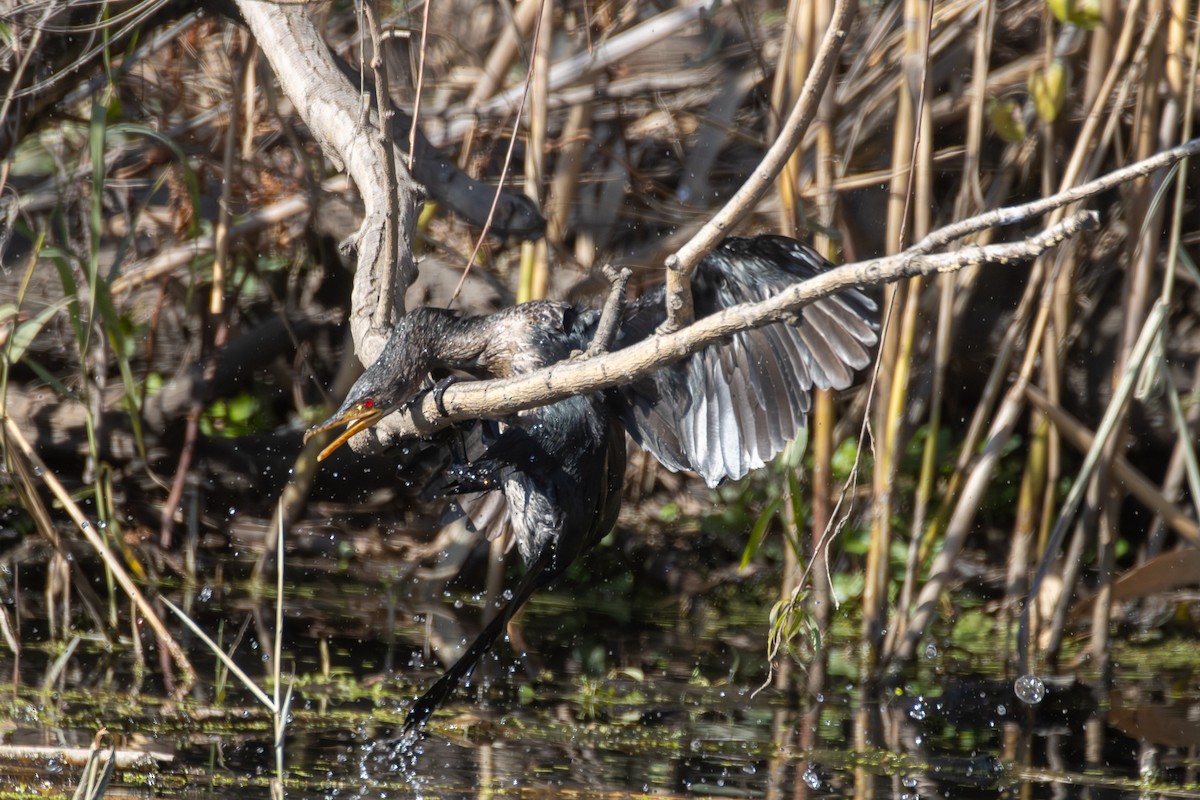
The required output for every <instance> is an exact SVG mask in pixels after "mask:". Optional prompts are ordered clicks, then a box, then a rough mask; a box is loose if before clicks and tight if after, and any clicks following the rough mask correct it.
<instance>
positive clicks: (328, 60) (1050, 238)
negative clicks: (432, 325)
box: [238, 0, 1200, 443]
mask: <svg viewBox="0 0 1200 800" xmlns="http://www.w3.org/2000/svg"><path fill="white" fill-rule="evenodd" d="M238 5H239V7H240V8H241V10H242V13H243V16H244V18H245V20H246V23H247V24H248V25H249V26H250V28H251V30H252V31H253V33H254V34H255V36H256V37H257V38H258V40H259V42H260V44H261V45H262V46H263V49H264V52H265V53H266V55H267V57H268V59H269V60H270V61H271V64H272V66H273V67H274V69H275V71H276V73H277V74H278V76H279V79H280V83H281V85H282V86H283V88H284V91H285V92H286V93H287V94H288V96H289V97H290V98H291V99H292V101H293V102H294V103H295V104H296V107H297V109H298V111H299V112H300V114H301V116H302V117H303V118H304V120H305V122H306V123H307V124H308V126H309V128H310V129H311V130H312V132H313V135H314V136H315V137H316V138H317V140H318V142H320V143H321V145H322V146H323V147H324V148H325V150H326V152H327V153H328V154H329V155H330V157H331V158H332V159H333V160H334V161H335V162H336V163H337V164H339V165H341V166H344V168H345V169H346V170H347V172H348V173H349V174H350V176H351V177H352V179H353V180H354V181H355V183H356V184H357V185H358V188H359V191H360V192H361V193H362V195H363V199H364V203H365V204H366V208H367V216H366V219H365V220H364V222H363V226H362V229H361V230H360V232H359V238H358V242H357V246H358V256H359V259H358V264H359V266H358V273H357V274H356V276H355V285H354V292H353V295H352V304H353V311H352V319H351V330H352V333H353V335H354V340H355V342H356V346H357V349H358V353H359V355H360V357H362V358H363V360H364V361H368V360H373V359H374V358H375V356H376V355H378V353H379V351H380V350H381V349H382V346H383V342H384V338H383V337H384V336H385V335H386V333H387V327H388V324H389V321H388V320H376V319H370V316H371V312H372V311H374V309H375V308H376V303H375V302H374V300H375V298H376V297H377V296H378V288H377V286H378V281H379V280H381V279H383V278H384V277H386V278H390V279H393V280H398V281H403V282H405V283H406V282H407V278H408V276H409V275H411V274H412V270H413V264H412V255H411V253H412V250H411V247H410V246H409V244H408V243H409V241H410V240H411V233H412V230H413V223H414V221H415V212H416V198H417V195H418V191H417V189H416V187H415V185H414V184H413V183H412V181H411V179H409V178H408V176H407V174H404V175H403V176H402V177H401V178H400V183H401V185H400V187H398V188H399V191H400V199H401V203H400V213H401V219H400V226H399V227H400V237H401V246H400V264H399V269H398V270H397V271H396V273H395V274H393V272H392V270H391V269H390V267H391V265H390V264H387V263H386V261H387V259H386V257H385V255H384V253H383V238H384V237H383V230H384V218H385V213H384V211H383V209H385V208H386V207H387V203H386V197H385V195H384V191H385V190H386V182H385V181H384V180H383V175H384V165H383V164H382V163H381V161H380V159H379V158H378V157H377V154H378V151H377V150H376V149H375V148H373V147H371V146H369V144H368V141H367V137H369V135H370V132H367V131H362V130H360V129H359V128H358V127H357V126H356V125H355V123H354V121H355V120H356V119H357V115H356V111H357V108H358V99H359V97H358V94H357V92H356V91H355V89H354V87H352V86H350V85H349V83H348V82H347V81H346V80H345V78H344V77H342V76H341V74H340V73H339V71H338V70H337V68H336V65H335V64H334V63H333V59H332V57H331V56H330V54H329V52H328V49H327V48H326V47H325V44H324V42H323V41H322V40H321V38H320V36H319V34H318V32H317V31H316V29H315V27H314V26H313V25H312V23H311V22H310V21H309V19H308V17H307V15H306V13H305V7H304V6H303V5H297V6H290V5H275V4H273V3H268V2H262V0H238ZM849 7H850V4H849V3H847V4H846V5H843V4H842V3H839V4H838V9H837V10H843V9H846V8H849ZM839 19H840V17H839V16H838V15H836V14H835V16H834V23H833V24H832V25H831V27H830V36H831V37H833V38H834V39H837V40H838V41H840V40H841V39H843V38H844V37H845V28H846V25H845V24H844V23H839V22H838V20H839ZM835 47H836V45H835ZM818 60H819V61H820V62H821V64H823V65H824V66H827V67H829V68H830V69H831V68H832V67H831V64H828V63H826V62H824V61H821V59H818ZM818 66H821V65H820V64H819V65H818ZM817 83H818V82H816V81H814V86H816V85H817ZM814 91H815V89H814ZM807 94H808V88H807V86H806V90H805V92H804V94H802V98H801V101H800V103H798V107H797V110H795V111H793V114H792V118H793V119H794V120H796V121H797V124H798V125H800V126H801V127H800V129H801V131H802V126H803V122H804V117H805V115H804V114H803V113H802V107H804V106H805V103H804V97H805V96H807ZM818 94H819V93H818ZM1197 153H1200V139H1197V140H1193V141H1191V142H1188V143H1187V144H1184V145H1181V146H1180V147H1176V148H1173V149H1171V150H1168V151H1164V152H1163V153H1160V154H1158V155H1156V156H1154V157H1152V158H1149V159H1146V160H1144V161H1141V162H1138V163H1136V164H1132V165H1130V166H1128V167H1126V168H1124V169H1122V170H1118V171H1117V172H1114V173H1111V174H1109V175H1107V176H1104V177H1102V178H1099V179H1097V180H1094V181H1091V182H1089V183H1087V184H1084V185H1082V186H1078V187H1075V188H1073V189H1070V190H1068V191H1066V192H1061V193H1059V194H1056V195H1053V196H1051V197H1048V198H1044V199H1042V200H1037V201H1034V202H1032V203H1027V204H1025V205H1023V206H1018V207H1014V208H1007V209H999V210H997V211H993V212H989V213H986V214H982V215H980V216H978V217H975V218H972V219H969V220H964V221H962V222H958V223H955V224H954V225H952V226H949V227H948V228H945V229H942V230H941V231H937V232H934V233H933V234H931V235H930V236H929V237H926V239H925V240H923V241H922V242H920V243H918V244H917V245H916V246H914V247H913V248H910V249H909V250H908V251H906V252H905V253H902V254H900V255H899V256H895V257H892V258H888V259H881V260H878V261H874V262H867V263H866V264H861V265H849V266H846V267H842V268H839V269H837V270H832V271H830V272H828V273H826V274H825V275H822V276H821V277H819V278H818V279H816V280H814V281H809V282H806V283H805V284H803V285H801V286H797V287H794V288H793V289H791V290H789V291H788V292H785V293H784V294H782V295H780V296H779V297H776V298H772V299H770V300H767V301H764V302H763V303H759V304H753V305H748V306H743V307H739V308H734V309H730V310H728V311H726V312H724V313H722V314H718V315H714V316H712V317H708V318H706V319H704V320H702V321H700V322H699V323H697V324H694V325H692V326H690V327H688V328H686V329H684V330H681V331H677V332H675V333H672V334H670V335H666V336H659V337H655V338H652V339H651V340H649V341H646V342H643V343H641V344H639V345H638V346H636V347H631V348H628V349H626V350H623V351H620V352H617V353H610V354H607V355H604V356H598V357H595V358H591V359H587V360H582V361H579V362H578V363H565V364H559V365H556V366H554V367H551V368H549V369H547V370H542V371H539V372H537V373H534V374H531V375H528V376H524V377H522V378H520V379H510V380H507V381H489V382H479V383H472V384H459V385H455V386H451V387H449V388H448V389H447V390H446V392H445V394H444V396H443V400H444V404H445V407H446V408H447V410H448V412H449V415H448V416H446V417H441V415H440V414H439V413H438V411H437V409H436V407H435V404H434V401H433V399H432V398H431V397H426V398H424V401H423V402H422V403H421V404H420V405H416V404H414V409H413V410H412V411H410V412H406V413H397V414H392V415H390V416H389V417H388V418H387V419H385V420H382V421H381V422H380V424H378V425H376V426H375V427H373V428H371V429H370V430H369V431H367V432H365V433H364V434H363V435H361V436H360V437H356V438H358V439H360V440H363V439H365V440H368V441H369V440H370V439H377V440H378V441H380V442H382V443H390V442H392V441H395V440H396V439H397V438H399V437H403V436H411V435H414V434H418V433H422V432H428V431H431V430H434V429H436V428H438V427H442V426H444V425H447V424H449V423H450V422H452V421H455V420H461V419H466V418H470V417H478V416H501V415H504V414H507V413H511V412H513V411H515V410H518V409H521V408H529V407H532V406H536V405H540V404H544V403H547V402H552V401H554V400H558V399H561V398H564V397H567V396H570V395H572V394H579V393H584V392H588V391H595V390H597V389H600V388H603V387H606V386H613V385H616V384H617V383H619V382H623V381H629V380H633V379H634V378H635V377H636V376H640V375H645V374H648V373H649V372H652V371H654V370H655V369H658V368H661V367H662V366H665V365H666V364H668V363H671V362H672V361H674V360H678V359H679V358H682V357H683V356H684V355H686V354H687V353H689V352H694V351H695V350H697V349H700V348H702V347H704V346H705V345H707V344H710V343H712V342H714V341H717V340H719V339H721V338H723V337H726V336H729V335H730V334H732V333H735V332H736V331H738V330H742V329H745V328H749V327H752V326H754V325H763V324H767V323H769V322H771V321H773V320H778V319H783V318H785V317H787V316H788V315H789V314H791V313H794V312H795V311H796V310H797V309H799V308H801V307H802V306H803V305H805V304H807V303H811V302H813V301H814V300H816V299H818V298H820V297H823V296H825V295H827V294H830V293H832V292H834V291H836V290H838V289H840V288H845V287H847V286H853V285H872V284H879V283H885V282H887V281H892V280H899V279H901V278H904V277H908V276H911V275H917V274H929V273H932V272H937V271H946V270H952V269H958V268H960V267H963V266H967V265H969V264H981V263H995V262H1011V261H1014V260H1018V259H1026V258H1031V257H1033V256H1034V255H1036V254H1037V253H1039V252H1043V251H1045V250H1046V249H1048V248H1050V247H1052V246H1054V245H1055V244H1057V243H1058V242H1059V241H1061V240H1062V238H1064V237H1066V236H1071V235H1074V234H1075V233H1078V232H1079V231H1081V230H1084V229H1086V228H1088V227H1090V226H1094V225H1095V224H1096V218H1095V216H1094V215H1090V216H1083V215H1076V216H1074V217H1071V218H1070V219H1068V220H1066V221H1064V222H1063V223H1061V224H1060V225H1057V226H1054V227H1053V228H1051V229H1049V230H1047V231H1044V232H1042V233H1041V234H1040V235H1039V236H1035V237H1033V238H1032V239H1029V240H1027V241H1025V242H1018V243H1014V244H1008V245H991V246H988V247H985V248H967V249H964V250H960V251H957V252H955V253H952V254H948V255H941V256H932V255H928V254H929V253H930V252H931V251H932V250H933V249H935V248H937V247H944V246H946V245H948V244H949V243H951V242H952V241H953V240H954V239H956V238H957V237H960V236H963V235H965V234H966V233H969V232H971V231H975V230H979V229H982V228H985V227H989V226H992V225H1002V224H1015V223H1019V222H1026V221H1028V220H1030V219H1032V218H1033V217H1035V216H1036V215H1038V214H1041V213H1044V212H1045V211H1047V210H1049V209H1051V208H1057V207H1061V206H1064V205H1067V204H1069V203H1074V202H1078V201H1079V200H1082V199H1085V198H1087V197H1090V196H1093V195H1095V194H1098V193H1100V192H1103V191H1107V190H1108V189H1111V188H1112V187H1114V186H1116V185H1118V184H1120V183H1122V182H1125V181H1128V180H1131V179H1132V178H1134V177H1137V176H1140V175H1146V174H1148V173H1150V172H1152V171H1155V170H1158V169H1162V168H1164V167H1168V166H1170V165H1171V164H1173V163H1175V162H1177V161H1179V160H1180V159H1182V158H1186V157H1188V156H1192V155H1196V154H1197ZM761 172H762V170H761V168H760V170H758V171H756V174H757V175H758V182H760V183H761V177H762V176H761V174H758V173H761ZM720 219H723V218H719V219H718V221H717V223H716V224H715V226H714V228H713V230H715V231H717V232H718V233H719V232H721V231H722V230H725V228H723V227H722V225H723V224H728V223H727V222H726V223H721V222H720ZM697 258H698V256H697ZM681 263H684V264H686V263H687V261H686V260H685V261H683V262H681ZM668 272H669V275H668V277H669V279H674V280H676V281H678V279H679V278H680V277H681V276H684V275H686V274H688V273H689V272H690V270H687V269H686V268H685V271H682V272H681V271H679V269H676V270H669V271H668ZM401 285H403V283H402V284H401ZM397 296H398V297H399V296H402V294H401V293H398V294H397Z"/></svg>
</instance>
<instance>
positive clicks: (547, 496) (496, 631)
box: [310, 236, 876, 731]
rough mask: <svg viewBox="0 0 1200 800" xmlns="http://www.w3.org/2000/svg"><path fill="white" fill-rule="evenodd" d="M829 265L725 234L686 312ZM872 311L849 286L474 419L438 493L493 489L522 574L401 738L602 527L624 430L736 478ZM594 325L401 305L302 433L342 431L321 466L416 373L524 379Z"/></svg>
mask: <svg viewBox="0 0 1200 800" xmlns="http://www.w3.org/2000/svg"><path fill="white" fill-rule="evenodd" d="M828 267H829V264H828V262H826V261H825V260H824V259H823V258H821V257H820V256H819V255H818V254H816V253H815V252H814V251H812V250H811V249H810V248H808V247H806V246H805V245H803V244H801V243H800V242H797V241H794V240H792V239H787V238H784V237H779V236H758V237H754V238H747V239H741V238H731V239H727V240H726V241H725V242H723V243H722V244H721V245H720V246H719V247H718V248H717V249H716V250H715V251H714V252H713V253H712V254H710V255H709V256H708V257H706V258H705V259H704V260H703V261H702V262H701V264H700V265H699V266H698V268H697V270H696V272H695V274H694V276H693V279H692V286H693V296H694V301H695V308H696V314H697V316H698V317H703V316H705V315H708V314H712V313H714V312H716V311H719V310H721V309H724V308H729V307H731V306H734V305H737V304H739V303H745V302H752V301H756V300H763V299H766V298H768V297H770V296H772V295H774V294H776V293H778V292H779V291H781V290H782V289H784V288H786V287H787V286H790V285H792V284H795V283H798V282H800V281H803V280H805V279H807V278H810V277H813V276H815V275H817V274H819V273H820V272H822V271H823V270H825V269H827V268H828ZM663 293H664V290H663V289H662V288H660V289H658V290H656V291H653V292H650V293H648V294H646V295H643V296H642V297H640V298H638V299H637V300H635V301H633V302H631V303H629V304H628V305H627V306H626V307H625V308H624V310H623V313H622V315H621V321H620V325H619V328H618V333H617V339H616V342H615V343H614V347H615V348H617V349H619V348H621V347H626V346H629V345H631V344H634V343H636V342H639V341H642V340H643V339H645V338H647V337H648V336H650V335H651V334H652V333H653V332H654V330H655V328H657V327H658V326H659V325H660V324H661V323H662V322H663V321H664V320H665V318H666V314H665V310H664V304H663ZM875 311H876V307H875V304H874V303H873V302H872V301H871V300H870V299H868V298H867V297H866V296H865V295H863V294H862V293H861V292H859V291H857V290H848V291H844V292H842V293H840V294H837V295H835V296H832V297H828V298H824V299H822V300H820V301H818V302H817V303H813V304H811V305H809V306H806V307H805V308H803V309H802V310H801V311H800V312H799V313H798V314H797V316H796V318H795V320H794V321H792V322H790V323H787V324H785V323H774V324H771V325H768V326H765V327H762V328H757V329H753V330H748V331H743V332H740V333H737V334H735V335H733V336H732V337H731V338H730V339H729V340H728V341H726V342H723V343H722V344H720V345H715V346H711V347H708V348H706V349H704V350H702V351H700V352H698V353H695V354H693V355H691V356H689V357H687V358H685V359H683V360H682V361H680V362H678V363H675V364H672V365H670V366H668V367H665V368H663V369H661V370H659V371H657V372H655V373H653V374H652V375H650V376H649V377H646V378H643V379H641V380H639V381H636V382H634V383H632V384H629V385H626V386H620V387H616V388H613V389H609V390H606V391H603V392H598V393H595V394H590V395H582V396H578V397H571V398H568V399H566V400H562V401H559V402H557V403H553V404H551V405H548V406H544V407H541V408H535V409H530V410H528V411H525V412H522V413H520V414H516V415H513V416H512V417H510V418H508V419H507V420H505V421H503V423H501V424H499V425H497V424H496V423H486V424H484V423H480V425H483V426H484V428H485V429H486V430H485V434H484V435H483V437H482V441H483V443H482V444H481V445H480V446H479V447H476V448H475V449H474V451H473V452H469V453H463V452H460V453H458V462H459V463H456V464H455V465H454V466H453V467H451V469H450V470H449V471H448V472H447V473H446V475H445V476H444V477H443V479H442V480H441V481H440V482H439V488H441V489H443V490H444V491H446V492H449V493H471V492H489V491H499V492H502V493H503V495H504V498H505V501H506V504H507V511H508V518H509V520H510V522H511V525H512V528H513V532H514V535H515V539H516V543H517V546H518V548H519V549H520V552H521V555H522V557H523V559H524V560H525V563H526V565H527V571H526V574H525V577H524V579H523V580H522V581H521V583H520V584H519V586H518V588H517V590H516V591H515V592H514V594H513V596H512V598H511V600H509V602H508V603H507V604H506V606H505V607H504V609H502V610H501V612H500V613H499V614H497V616H496V617H495V618H494V619H493V620H491V622H489V623H488V625H487V627H486V628H485V629H484V631H483V632H482V633H481V634H480V635H479V636H478V637H477V638H476V639H475V641H474V642H473V643H472V644H471V646H470V647H469V648H468V650H467V652H466V653H465V654H464V655H463V656H462V657H461V658H460V659H459V660H458V661H457V662H456V663H455V664H454V665H453V666H451V667H450V668H449V669H448V670H447V671H446V672H445V674H443V675H442V677H441V678H440V679H439V680H438V681H437V682H436V683H435V684H434V685H433V687H431V688H430V689H429V690H428V691H427V692H426V693H425V694H424V695H423V696H422V697H421V698H420V699H419V700H418V701H417V703H416V704H415V705H414V707H413V709H412V710H411V711H410V712H409V715H408V719H407V722H406V730H409V731H411V730H413V729H416V728H419V727H420V726H422V725H424V723H425V722H426V721H427V720H428V719H429V717H430V716H431V715H432V713H433V712H434V710H436V708H437V707H438V706H439V705H440V704H441V703H442V702H444V701H445V700H446V698H447V697H448V696H449V695H450V693H451V692H452V691H453V689H454V688H455V686H457V684H458V683H459V682H460V681H461V680H462V679H463V678H464V677H466V676H467V675H468V674H469V673H470V671H471V670H472V669H473V668H474V666H475V665H476V664H477V663H478V661H479V659H480V657H482V655H483V654H484V653H485V652H487V650H488V649H489V648H490V647H491V646H492V644H494V642H495V641H496V639H497V638H499V637H500V635H501V634H502V633H503V631H504V630H505V627H506V625H507V623H508V621H509V620H510V619H511V618H512V616H513V614H514V613H516V611H517V610H518V609H519V608H520V607H521V606H522V605H523V604H524V603H525V601H526V600H527V599H528V598H529V596H530V595H531V594H532V593H533V592H534V591H536V590H537V589H538V588H540V587H542V586H544V585H545V584H547V583H549V582H550V581H551V580H553V579H554V578H555V577H557V576H558V575H559V574H561V573H562V572H563V570H565V569H566V568H567V566H569V565H570V564H571V562H573V561H574V560H575V559H576V558H577V557H578V556H579V555H581V554H582V553H584V552H586V551H587V550H588V549H590V548H591V547H592V546H593V545H595V543H596V542H597V541H598V540H599V539H600V538H601V537H602V536H604V535H605V534H606V533H607V532H608V531H609V530H610V529H611V528H612V526H613V525H614V524H615V522H616V518H617V513H618V511H619V509H620V502H621V490H622V485H623V481H624V470H625V435H624V433H625V431H628V432H629V434H630V436H631V437H632V438H633V439H634V440H635V441H636V442H637V443H638V444H639V445H640V446H641V447H643V448H645V449H646V450H648V451H649V452H651V453H652V454H653V455H654V456H655V457H656V458H657V459H658V460H659V461H660V462H662V463H663V464H664V465H665V466H666V467H668V468H669V469H672V470H680V469H692V470H695V471H696V472H698V473H699V474H700V475H701V476H702V477H703V478H704V479H705V480H706V481H707V482H708V484H709V485H712V486H715V485H716V484H718V483H719V482H720V481H722V480H724V479H725V478H740V477H742V476H743V475H745V474H746V473H747V472H749V471H750V470H753V469H756V468H758V467H761V466H763V465H764V464H766V463H767V462H768V461H770V459H772V458H773V457H774V456H775V455H776V454H778V453H779V452H780V451H781V450H782V449H783V448H784V447H785V446H786V445H787V443H788V442H789V441H791V440H792V439H794V438H795V437H796V435H797V434H798V433H799V432H800V430H801V429H802V428H803V427H804V426H805V424H806V421H807V414H808V411H809V403H810V400H809V395H810V392H811V390H812V389H813V388H833V389H843V388H846V387H847V386H849V385H850V383H851V382H852V380H853V378H854V373H855V371H856V370H859V369H861V368H863V367H865V366H866V365H867V364H868V363H869V362H870V348H871V347H872V346H873V345H874V344H875V341H876V333H875V330H876V323H875V321H874V318H875ZM599 318H600V313H599V312H598V311H592V310H577V309H575V308H572V307H571V306H567V305H564V304H561V303H555V302H551V301H535V302H532V303H524V304H522V305H519V306H514V307H512V308H508V309H504V310H502V311H499V312H497V313H495V314H492V315H489V316H481V317H460V316H458V315H456V314H454V313H452V312H449V311H443V310H439V309H430V308H422V309H416V310H414V311H413V312H411V313H410V314H408V315H407V316H405V317H404V318H402V319H401V320H400V322H399V323H398V324H397V326H396V328H395V329H394V330H393V332H392V334H391V336H390V337H389V340H388V342H387V344H386V345H385V347H384V350H383V354H382V355H381V356H380V357H379V359H378V360H377V361H375V363H373V364H372V365H371V366H370V367H368V368H367V370H366V371H365V372H364V373H363V375H362V377H361V378H360V379H359V380H358V382H357V383H355V385H354V387H353V388H352V389H351V390H350V393H349V395H348V396H347V398H346V401H345V402H344V403H343V404H342V406H341V407H340V408H339V409H338V411H337V412H336V413H335V414H334V415H333V416H332V417H331V418H330V419H329V420H327V421H326V422H324V423H322V424H321V425H318V426H316V427H315V428H313V430H312V431H311V432H310V434H311V433H313V432H316V431H321V430H328V429H330V428H333V427H335V426H338V425H342V424H345V425H347V429H346V431H345V432H344V433H343V434H342V435H341V436H339V437H338V439H336V440H335V441H334V442H333V444H331V445H330V446H329V447H327V448H326V449H325V451H323V453H322V458H323V457H325V456H326V455H328V454H329V453H330V452H331V451H332V450H334V449H336V448H337V447H339V446H340V445H341V444H342V443H343V442H345V441H346V440H347V439H349V438H350V437H351V436H353V435H354V434H355V433H357V432H359V431H361V430H363V429H364V428H366V427H369V426H370V425H373V424H375V422H377V421H378V420H379V419H381V418H382V417H383V416H384V415H385V414H387V413H390V412H391V411H393V410H395V409H397V408H399V407H400V406H402V405H403V404H404V403H406V402H408V401H410V400H411V399H412V398H413V397H414V396H415V395H416V393H417V391H418V390H419V388H420V387H421V386H422V385H423V383H424V382H425V380H426V379H427V378H428V376H430V374H431V373H435V372H438V371H442V370H458V371H465V372H467V373H469V374H472V375H476V376H479V377H483V376H494V377H504V376H507V375H512V374H521V373H525V372H530V371H533V370H536V369H539V368H541V367H544V366H548V365H549V364H552V363H555V362H558V361H561V360H563V359H566V358H568V357H570V356H571V354H572V353H573V352H576V351H583V350H586V349H587V347H588V345H589V344H590V343H591V339H592V337H593V335H594V334H595V332H596V328H597V325H598V323H599ZM474 433H476V434H478V433H480V427H479V426H477V427H476V428H475V430H474ZM476 438H479V437H476Z"/></svg>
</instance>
